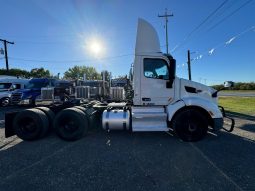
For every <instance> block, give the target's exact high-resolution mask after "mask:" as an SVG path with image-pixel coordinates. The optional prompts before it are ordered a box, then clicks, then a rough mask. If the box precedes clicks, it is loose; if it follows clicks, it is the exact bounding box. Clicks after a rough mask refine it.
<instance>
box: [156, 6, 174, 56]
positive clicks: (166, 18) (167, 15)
mask: <svg viewBox="0 0 255 191" xmlns="http://www.w3.org/2000/svg"><path fill="white" fill-rule="evenodd" d="M173 16H174V15H173V14H168V13H167V9H166V10H165V14H164V15H158V17H164V18H165V22H166V24H165V29H166V53H167V54H168V30H167V23H168V17H173Z"/></svg>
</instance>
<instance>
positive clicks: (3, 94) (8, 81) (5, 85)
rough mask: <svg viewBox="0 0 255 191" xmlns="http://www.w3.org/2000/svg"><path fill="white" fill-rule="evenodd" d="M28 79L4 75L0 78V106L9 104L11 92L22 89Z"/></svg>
mask: <svg viewBox="0 0 255 191" xmlns="http://www.w3.org/2000/svg"><path fill="white" fill-rule="evenodd" d="M28 81H29V80H27V79H22V78H17V77H12V76H6V78H1V79H0V106H2V107H5V106H8V105H9V104H10V99H11V94H12V92H14V91H16V90H22V89H24V88H25V85H26V84H27V83H28Z"/></svg>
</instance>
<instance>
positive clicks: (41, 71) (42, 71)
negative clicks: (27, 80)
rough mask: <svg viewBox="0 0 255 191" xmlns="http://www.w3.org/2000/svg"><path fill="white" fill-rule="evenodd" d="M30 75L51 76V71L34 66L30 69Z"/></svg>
mask: <svg viewBox="0 0 255 191" xmlns="http://www.w3.org/2000/svg"><path fill="white" fill-rule="evenodd" d="M30 76H31V77H33V78H50V77H51V75H50V71H49V70H46V69H44V68H33V69H32V70H31V71H30Z"/></svg>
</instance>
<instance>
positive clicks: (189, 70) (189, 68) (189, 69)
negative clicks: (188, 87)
mask: <svg viewBox="0 0 255 191" xmlns="http://www.w3.org/2000/svg"><path fill="white" fill-rule="evenodd" d="M187 63H188V72H189V80H191V66H190V65H191V64H190V50H188V62H187Z"/></svg>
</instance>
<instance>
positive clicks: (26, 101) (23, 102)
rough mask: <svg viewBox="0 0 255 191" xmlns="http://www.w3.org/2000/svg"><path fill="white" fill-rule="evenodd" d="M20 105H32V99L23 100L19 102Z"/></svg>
mask: <svg viewBox="0 0 255 191" xmlns="http://www.w3.org/2000/svg"><path fill="white" fill-rule="evenodd" d="M19 104H21V105H23V104H24V105H27V104H30V99H23V100H21V101H20V102H19Z"/></svg>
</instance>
